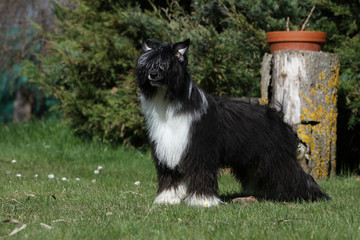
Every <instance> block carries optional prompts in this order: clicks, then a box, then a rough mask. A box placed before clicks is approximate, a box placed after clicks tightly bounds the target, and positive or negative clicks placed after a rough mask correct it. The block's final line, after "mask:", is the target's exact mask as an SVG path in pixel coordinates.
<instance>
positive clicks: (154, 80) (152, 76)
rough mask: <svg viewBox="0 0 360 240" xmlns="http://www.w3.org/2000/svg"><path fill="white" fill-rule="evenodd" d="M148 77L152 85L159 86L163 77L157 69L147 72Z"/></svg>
mask: <svg viewBox="0 0 360 240" xmlns="http://www.w3.org/2000/svg"><path fill="white" fill-rule="evenodd" d="M148 79H149V81H150V84H151V85H152V86H160V85H162V84H163V81H162V79H163V78H162V76H161V74H160V73H159V72H158V71H152V72H149V75H148Z"/></svg>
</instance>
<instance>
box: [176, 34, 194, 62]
mask: <svg viewBox="0 0 360 240" xmlns="http://www.w3.org/2000/svg"><path fill="white" fill-rule="evenodd" d="M189 45H190V39H186V40H185V41H183V42H178V43H175V44H174V53H175V57H176V58H177V59H178V60H179V61H180V62H183V61H184V56H185V54H186V52H187V50H188V49H189Z"/></svg>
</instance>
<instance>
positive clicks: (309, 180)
mask: <svg viewBox="0 0 360 240" xmlns="http://www.w3.org/2000/svg"><path fill="white" fill-rule="evenodd" d="M303 174H304V175H305V179H306V185H305V188H306V192H305V196H304V200H307V201H313V202H314V201H318V200H331V197H330V196H329V195H327V194H326V193H325V192H324V191H323V190H322V189H321V187H320V186H319V185H318V184H317V183H316V182H315V180H314V178H313V177H312V176H310V175H309V174H306V173H305V172H303Z"/></svg>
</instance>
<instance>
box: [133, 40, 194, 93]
mask: <svg viewBox="0 0 360 240" xmlns="http://www.w3.org/2000/svg"><path fill="white" fill-rule="evenodd" d="M189 44H190V40H189V39H187V40H185V41H183V42H178V43H175V44H162V43H159V42H156V41H151V40H146V41H143V45H142V54H141V55H140V57H139V59H138V62H137V72H138V84H139V86H140V87H141V86H144V85H150V86H152V87H161V86H164V85H169V84H170V82H169V81H173V80H174V79H178V78H179V77H181V76H182V75H183V74H184V72H185V71H186V65H187V56H186V52H187V50H188V48H189Z"/></svg>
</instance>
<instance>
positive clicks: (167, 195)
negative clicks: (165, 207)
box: [154, 184, 186, 204]
mask: <svg viewBox="0 0 360 240" xmlns="http://www.w3.org/2000/svg"><path fill="white" fill-rule="evenodd" d="M185 196H186V185H184V184H180V185H179V186H178V187H177V188H176V189H174V188H170V189H169V190H165V191H162V192H161V193H159V195H157V196H156V198H155V200H154V203H155V204H163V203H164V204H179V203H181V201H182V200H183V199H184V197H185Z"/></svg>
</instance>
